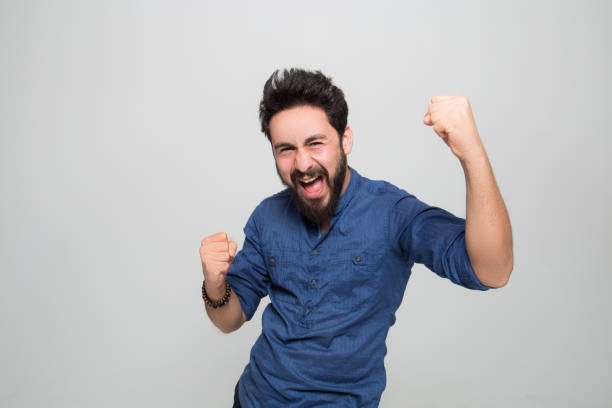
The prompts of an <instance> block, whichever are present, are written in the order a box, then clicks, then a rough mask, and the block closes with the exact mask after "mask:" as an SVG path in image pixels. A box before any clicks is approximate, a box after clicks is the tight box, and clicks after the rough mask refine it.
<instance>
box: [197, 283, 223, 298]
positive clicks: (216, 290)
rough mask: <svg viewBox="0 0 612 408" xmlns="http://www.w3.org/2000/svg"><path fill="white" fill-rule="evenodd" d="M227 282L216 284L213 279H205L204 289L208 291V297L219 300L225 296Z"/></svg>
mask: <svg viewBox="0 0 612 408" xmlns="http://www.w3.org/2000/svg"><path fill="white" fill-rule="evenodd" d="M226 283H227V281H226V280H225V279H222V280H220V281H219V282H215V281H213V280H211V279H204V283H203V288H204V289H205V290H206V293H207V294H208V297H209V298H210V299H211V300H219V299H221V298H222V297H223V295H224V294H225V285H226Z"/></svg>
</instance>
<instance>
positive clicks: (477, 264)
mask: <svg viewBox="0 0 612 408" xmlns="http://www.w3.org/2000/svg"><path fill="white" fill-rule="evenodd" d="M461 165H462V167H463V170H464V173H465V181H466V226H465V243H466V249H467V253H468V256H469V258H470V263H471V264H472V268H473V269H474V272H475V273H476V276H477V277H478V279H479V280H480V281H481V282H482V283H483V284H484V285H487V286H490V287H501V286H504V285H505V284H506V283H507V282H508V279H509V277H510V273H511V271H512V267H513V250H512V229H511V227H510V219H509V217H508V212H507V210H506V206H505V204H504V200H503V199H502V196H501V194H500V192H499V188H498V187H497V183H496V182H495V178H494V176H493V171H492V169H491V165H490V163H489V159H488V158H487V155H486V153H485V151H484V148H483V149H481V151H478V153H476V154H473V155H471V156H470V157H469V158H465V159H463V160H461Z"/></svg>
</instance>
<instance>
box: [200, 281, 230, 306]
mask: <svg viewBox="0 0 612 408" xmlns="http://www.w3.org/2000/svg"><path fill="white" fill-rule="evenodd" d="M231 294H232V289H231V287H230V284H229V282H228V281H227V280H226V281H225V285H224V290H223V295H222V296H221V297H218V298H215V297H211V295H210V294H209V293H208V290H207V289H206V281H204V282H202V299H204V303H206V305H207V306H210V307H212V308H213V309H216V308H218V307H221V306H225V305H226V304H227V303H228V302H229V298H230V296H231Z"/></svg>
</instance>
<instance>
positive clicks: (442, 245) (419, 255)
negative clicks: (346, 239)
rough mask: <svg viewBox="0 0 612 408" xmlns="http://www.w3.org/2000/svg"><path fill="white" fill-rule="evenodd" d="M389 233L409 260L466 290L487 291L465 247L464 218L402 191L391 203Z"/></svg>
mask: <svg viewBox="0 0 612 408" xmlns="http://www.w3.org/2000/svg"><path fill="white" fill-rule="evenodd" d="M390 221H391V232H392V236H393V237H394V239H396V240H397V241H396V242H398V244H399V246H400V248H401V250H402V251H403V252H404V253H405V254H406V255H407V256H408V258H409V259H410V260H411V261H412V262H416V263H421V264H424V265H425V266H426V267H427V268H428V269H430V270H431V271H433V272H435V273H436V274H438V275H439V276H441V277H443V278H447V279H450V280H451V281H452V282H453V283H456V284H457V285H461V286H463V287H465V288H468V289H476V290H488V289H489V287H488V286H485V285H483V284H482V283H481V282H480V281H479V280H478V278H477V277H476V274H475V273H474V270H473V269H472V264H471V263H470V259H469V257H468V254H467V250H466V247H465V220H464V219H463V218H458V217H456V216H454V215H453V214H451V213H449V212H448V211H445V210H443V209H441V208H438V207H432V206H429V205H427V204H425V203H423V202H422V201H419V200H418V199H417V198H416V197H414V196H412V195H410V194H406V195H405V196H403V197H401V198H400V199H399V200H398V201H397V202H396V203H395V205H394V207H393V210H392V213H391V220H390Z"/></svg>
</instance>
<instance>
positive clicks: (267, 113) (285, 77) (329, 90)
mask: <svg viewBox="0 0 612 408" xmlns="http://www.w3.org/2000/svg"><path fill="white" fill-rule="evenodd" d="M303 105H312V106H317V107H319V108H321V109H323V110H324V111H325V114H326V115H327V120H328V121H329V123H330V124H331V125H332V127H333V128H334V129H336V131H337V132H338V137H339V138H340V139H342V135H343V134H344V130H345V129H346V121H347V117H348V105H347V104H346V100H345V99H344V93H343V92H342V90H341V89H340V88H338V87H337V86H335V85H334V84H333V83H332V81H331V78H329V77H326V76H325V75H323V74H322V73H321V71H306V70H304V69H301V68H291V69H285V70H283V71H280V70H276V71H274V73H273V74H272V75H271V76H270V78H269V79H268V80H267V81H266V84H265V85H264V89H263V97H262V99H261V102H260V104H259V121H260V122H261V131H262V132H263V133H264V134H265V135H266V137H267V138H268V140H271V139H270V119H272V116H274V115H275V114H277V113H278V112H280V111H283V110H285V109H290V108H294V107H296V106H303Z"/></svg>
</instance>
